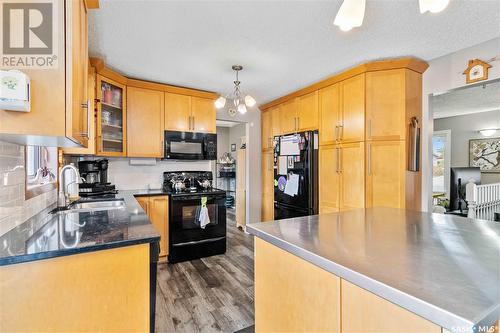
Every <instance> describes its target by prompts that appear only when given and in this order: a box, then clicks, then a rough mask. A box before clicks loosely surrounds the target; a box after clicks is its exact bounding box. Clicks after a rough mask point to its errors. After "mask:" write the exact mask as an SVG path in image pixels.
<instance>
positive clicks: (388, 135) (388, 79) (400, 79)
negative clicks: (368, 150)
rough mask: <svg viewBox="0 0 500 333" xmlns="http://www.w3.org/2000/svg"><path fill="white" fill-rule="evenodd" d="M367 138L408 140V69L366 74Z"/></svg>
mask: <svg viewBox="0 0 500 333" xmlns="http://www.w3.org/2000/svg"><path fill="white" fill-rule="evenodd" d="M366 117H367V119H366V120H367V126H366V138H367V140H405V70H404V69H394V70H387V71H377V72H370V73H367V74H366Z"/></svg>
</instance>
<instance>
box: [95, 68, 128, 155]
mask: <svg viewBox="0 0 500 333" xmlns="http://www.w3.org/2000/svg"><path fill="white" fill-rule="evenodd" d="M125 89H126V88H125V86H124V85H123V84H120V83H118V82H116V81H114V80H111V79H108V78H106V77H104V76H101V75H97V98H98V99H99V104H98V107H97V154H98V155H102V156H125V155H126V153H127V148H126V147H127V141H126V138H127V135H126V134H127V121H126V119H127V111H126V109H127V107H126V99H127V94H126V90H125Z"/></svg>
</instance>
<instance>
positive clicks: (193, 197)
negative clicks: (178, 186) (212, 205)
mask: <svg viewBox="0 0 500 333" xmlns="http://www.w3.org/2000/svg"><path fill="white" fill-rule="evenodd" d="M201 197H207V201H210V200H212V199H216V200H217V199H224V198H225V195H223V194H219V195H210V194H208V195H203V194H199V195H190V196H172V201H192V200H199V199H200V198H201Z"/></svg>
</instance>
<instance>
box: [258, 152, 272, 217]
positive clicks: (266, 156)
mask: <svg viewBox="0 0 500 333" xmlns="http://www.w3.org/2000/svg"><path fill="white" fill-rule="evenodd" d="M261 219H262V222H265V221H272V220H274V152H273V151H265V152H263V153H262V211H261Z"/></svg>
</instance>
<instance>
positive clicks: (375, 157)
mask: <svg viewBox="0 0 500 333" xmlns="http://www.w3.org/2000/svg"><path fill="white" fill-rule="evenodd" d="M405 154H406V153H405V141H373V142H367V143H366V207H393V208H405V174H406V170H405V169H406V157H405V156H406V155H405ZM413 190H414V191H417V189H413ZM419 190H420V189H418V191H419Z"/></svg>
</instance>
